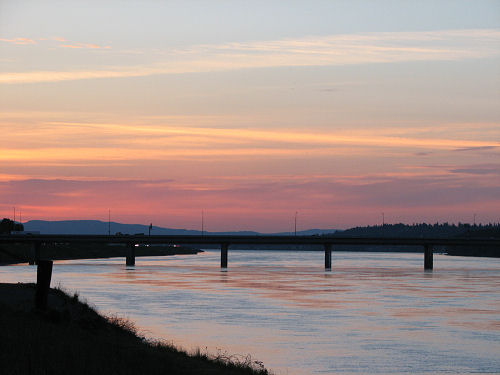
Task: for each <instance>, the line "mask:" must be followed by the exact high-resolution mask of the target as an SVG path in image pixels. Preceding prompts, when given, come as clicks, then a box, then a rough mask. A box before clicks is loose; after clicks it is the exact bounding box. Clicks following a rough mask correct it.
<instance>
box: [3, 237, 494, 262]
mask: <svg viewBox="0 0 500 375" xmlns="http://www.w3.org/2000/svg"><path fill="white" fill-rule="evenodd" d="M1 243H28V244H31V255H30V264H35V263H37V262H38V260H39V259H41V254H40V248H41V245H42V244H43V243H106V244H110V243H115V244H126V245H127V256H126V264H127V265H128V266H133V265H135V246H136V245H138V244H196V245H214V244H216V245H219V246H220V249H221V267H222V268H227V264H228V251H229V247H230V246H231V245H236V244H246V245H321V246H323V249H324V253H325V269H326V270H331V268H332V250H334V247H335V245H380V246H394V245H399V246H408V245H410V246H421V247H422V250H423V253H424V269H426V270H431V269H432V268H433V265H434V264H433V263H434V262H433V247H435V246H495V247H498V248H499V249H500V238H405V237H342V236H266V235H261V236H240V235H166V236H156V235H153V236H145V235H111V236H110V235H54V234H45V235H42V234H35V235H31V234H14V235H0V244H1ZM290 251H294V250H290Z"/></svg>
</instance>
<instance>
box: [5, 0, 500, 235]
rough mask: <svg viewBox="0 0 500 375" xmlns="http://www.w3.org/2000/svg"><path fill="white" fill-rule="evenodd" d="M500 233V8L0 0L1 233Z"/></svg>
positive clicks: (484, 1)
mask: <svg viewBox="0 0 500 375" xmlns="http://www.w3.org/2000/svg"><path fill="white" fill-rule="evenodd" d="M14 207H15V208H16V215H17V217H16V219H17V220H19V219H20V218H19V212H21V215H22V216H21V220H22V221H23V222H24V221H27V220H34V219H38V220H68V219H98V220H108V212H109V210H110V211H111V219H112V220H113V221H117V222H122V223H141V224H149V223H151V222H152V223H153V224H154V225H158V226H164V227H170V228H188V229H200V227H201V212H202V211H203V215H204V226H205V230H208V231H227V230H256V231H260V232H269V233H270V232H276V231H293V229H294V220H295V215H296V213H297V229H298V230H304V229H310V228H323V229H328V228H337V229H345V228H349V227H353V226H362V225H377V224H381V222H382V216H384V218H385V222H386V223H400V222H402V223H407V224H411V223H420V222H429V223H435V222H450V223H458V222H473V220H474V216H475V217H476V221H477V222H479V223H488V222H500V2H499V1H496V0H495V1H488V0H476V1H461V0H453V1H446V0H443V1H435V0H433V1H426V0H422V1H405V0H401V1H383V0H380V1H369V0H366V1H357V0H352V1H314V0H312V1H272V0H267V1H258V0H257V1H238V0H232V1H228V0H227V1H226V0H213V1H152V0H151V1H104V2H103V1H92V0H90V1H86V2H82V1H43V2H40V1H24V0H2V1H0V216H2V217H9V218H13V215H14V213H13V211H14Z"/></svg>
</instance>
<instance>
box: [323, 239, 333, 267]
mask: <svg viewBox="0 0 500 375" xmlns="http://www.w3.org/2000/svg"><path fill="white" fill-rule="evenodd" d="M324 247H325V270H326V271H330V270H331V269H332V244H331V243H325V244H324Z"/></svg>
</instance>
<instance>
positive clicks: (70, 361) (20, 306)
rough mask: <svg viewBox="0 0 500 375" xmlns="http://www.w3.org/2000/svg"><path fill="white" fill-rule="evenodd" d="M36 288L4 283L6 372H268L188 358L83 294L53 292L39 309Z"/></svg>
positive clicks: (0, 305)
mask: <svg viewBox="0 0 500 375" xmlns="http://www.w3.org/2000/svg"><path fill="white" fill-rule="evenodd" d="M34 293H35V285H34V284H0V370H1V371H0V373H1V374H2V375H8V374H9V375H10V374H19V375H20V374H33V375H37V374H77V375H78V374H82V375H83V374H85V375H87V374H146V375H147V374H186V375H190V374H228V375H229V374H234V375H237V374H268V371H267V370H265V369H264V368H263V366H262V364H261V363H259V362H256V361H252V360H251V359H249V358H237V357H232V358H231V357H223V356H207V355H205V354H202V353H195V354H192V355H188V354H187V353H185V352H183V351H180V350H178V349H177V348H175V347H174V346H172V345H168V344H165V343H160V342H153V341H149V340H146V339H145V338H143V337H141V336H139V335H137V333H136V332H135V329H134V327H133V325H132V324H131V323H130V322H129V321H126V320H122V319H119V318H116V317H107V318H106V317H103V316H101V315H99V314H98V313H97V312H96V311H95V310H93V309H92V308H91V307H89V306H88V305H87V304H86V303H82V302H81V301H79V299H78V296H77V295H74V296H72V297H70V296H68V295H67V294H65V293H64V292H62V291H61V290H57V289H51V291H50V294H49V302H48V306H49V307H48V309H47V310H46V311H43V312H42V311H37V310H35V309H34V308H33V301H34Z"/></svg>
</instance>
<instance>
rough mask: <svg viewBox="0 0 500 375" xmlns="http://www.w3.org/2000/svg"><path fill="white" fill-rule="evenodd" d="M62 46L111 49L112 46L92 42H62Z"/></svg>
mask: <svg viewBox="0 0 500 375" xmlns="http://www.w3.org/2000/svg"><path fill="white" fill-rule="evenodd" d="M59 47H61V48H73V49H110V48H111V47H110V46H99V45H97V44H92V43H74V44H60V45H59Z"/></svg>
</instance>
